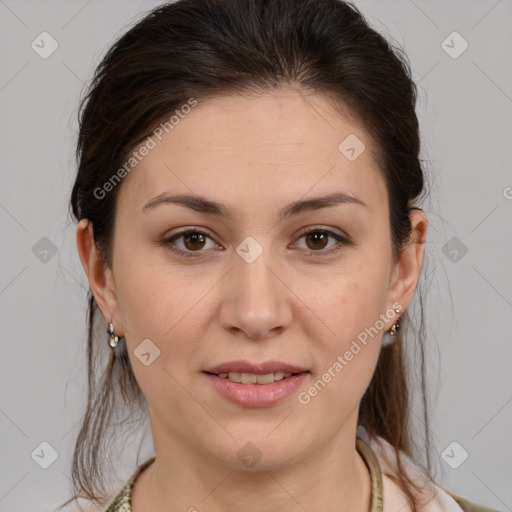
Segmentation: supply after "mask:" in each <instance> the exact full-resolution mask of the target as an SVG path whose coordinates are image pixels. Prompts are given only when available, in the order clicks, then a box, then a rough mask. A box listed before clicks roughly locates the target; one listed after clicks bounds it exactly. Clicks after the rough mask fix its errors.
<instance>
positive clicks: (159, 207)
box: [82, 90, 425, 468]
mask: <svg viewBox="0 0 512 512" xmlns="http://www.w3.org/2000/svg"><path fill="white" fill-rule="evenodd" d="M349 136H350V137H351V139H348V140H349V141H351V142H352V143H351V144H349V145H348V146H349V147H354V148H355V152H354V154H353V152H351V151H350V149H347V143H344V144H345V145H344V144H341V143H342V142H343V141H344V140H345V139H346V138H347V137H349ZM354 137H357V139H355V138H354ZM155 140H156V141H157V144H156V146H155V147H154V148H153V149H151V150H150V151H149V153H148V154H147V155H146V156H145V157H144V158H143V159H142V160H141V161H140V162H139V163H138V165H137V166H136V167H135V168H134V169H133V170H132V171H131V172H130V173H129V174H128V175H127V176H126V177H125V178H124V180H123V182H122V185H120V186H121V189H120V190H119V197H118V203H117V204H118V209H117V212H116V218H115V235H114V244H113V266H112V269H108V268H106V269H105V274H104V276H105V279H104V281H102V282H101V283H103V284H100V282H99V281H98V282H97V283H96V282H95V279H94V277H93V276H92V273H91V272H90V266H89V267H88V270H89V279H90V282H91V286H92V287H93V291H94V292H95V295H96V298H97V301H98V304H99V305H100V308H101V309H102V312H103V314H104V316H105V318H106V319H107V321H110V318H114V325H115V327H116V334H121V335H124V337H125V340H126V343H127V348H128V352H129V357H130V360H131V363H132V367H133V371H134V373H135V376H136V378H137V381H138V383H139V385H140V387H141V389H142V391H143V393H144V395H145V396H146V398H147V400H148V403H149V406H150V414H151V422H152V428H153V437H154V440H155V449H156V450H157V453H158V450H159V447H162V449H163V447H164V446H166V445H167V447H169V446H171V445H172V444H173V443H174V444H176V445H178V444H179V445H180V446H181V447H184V446H185V447H188V448H187V449H188V450H189V451H190V452H192V451H193V452H194V453H195V454H201V455H202V456H208V457H209V458H210V459H214V460H216V461H218V462H221V463H224V464H228V465H230V466H232V467H240V468H243V467H244V464H245V465H246V466H247V463H246V462H244V460H245V459H244V457H245V456H246V455H249V456H253V457H254V456H256V457H259V456H261V462H260V466H259V467H262V466H261V465H263V466H264V467H265V468H274V467H279V466H282V465H287V464H290V463H292V462H294V461H297V460H299V459H303V458H305V457H307V456H310V455H312V454H313V453H315V451H317V450H320V449H321V448H322V447H326V446H329V445H332V444H333V443H336V442H337V441H338V440H340V439H341V438H343V437H347V436H352V438H353V436H354V435H355V428H356V424H357V411H358V407H359V403H360V401H361V398H362V396H363V394H364V392H365V390H366V388H367V386H368V384H369V382H370V380H371V377H372V374H373V371H374V369H375V366H376V362H377V358H378V355H379V351H380V348H381V341H382V335H383V332H384V331H385V330H387V329H389V328H390V327H391V325H392V324H393V323H394V322H395V321H396V318H397V315H396V314H395V313H393V309H394V308H395V307H397V305H399V309H402V310H403V309H404V308H405V307H407V305H408V304H409V302H410V300H411V298H412V295H413V293H414V288H415V285H416V280H417V276H418V273H419V270H420V268H421V260H422V250H421V248H420V247H419V246H417V247H412V248H411V249H409V252H404V256H403V259H402V260H401V261H399V262H397V261H393V257H392V247H391V234H390V228H389V209H388V200H387V191H386V186H385V183H384V181H383V178H382V176H381V174H380V171H379V169H378V166H377V163H376V162H375V161H374V158H373V153H374V150H375V147H374V145H373V141H372V140H371V139H370V138H369V136H368V134H367V133H366V132H365V131H364V129H363V128H362V127H361V126H360V125H359V124H358V123H356V121H355V120H354V119H348V118H346V117H344V116H342V115H341V114H340V113H339V111H338V110H336V109H335V108H334V107H333V105H332V103H331V102H329V101H328V99H327V98H326V97H324V96H318V95H312V94H306V93H305V92H302V93H298V92H297V91H295V90H293V91H292V90H281V91H276V92H273V93H271V94H270V93H268V94H265V95H261V96H251V97H249V96H243V97H242V96H236V97H233V96H232V97H227V96H218V97H212V98H209V99H207V100H204V101H199V103H198V104H197V106H195V107H194V108H192V109H191V111H190V113H189V114H187V115H186V116H185V117H184V118H183V119H181V120H180V122H179V124H177V125H175V126H174V128H173V129H172V131H170V132H169V133H168V134H165V132H164V136H163V137H162V140H161V141H159V140H158V139H155ZM354 141H356V142H354ZM361 142H362V143H363V144H364V146H365V149H364V150H363V151H362V152H361V153H360V154H359V156H357V154H358V153H359V152H360V150H361V148H362V146H361V145H360V144H361ZM340 144H341V150H340ZM354 155H355V156H356V158H355V159H354ZM347 156H349V157H350V158H348V157H347ZM178 194H180V195H187V196H200V197H201V198H204V199H206V200H207V201H210V202H213V203H215V205H209V207H208V208H202V207H201V204H202V205H203V207H204V205H205V204H206V203H201V202H199V201H196V202H195V203H193V204H192V207H191V206H190V205H189V206H187V205H186V204H184V203H183V202H182V203H179V202H172V201H162V198H163V197H164V196H176V195H178ZM333 194H338V199H339V198H341V199H343V198H344V200H342V201H339V200H338V201H331V202H329V201H326V200H324V201H316V202H315V201H313V202H312V201H311V200H312V199H318V198H320V197H323V196H328V195H333ZM155 198H158V199H155ZM293 205H295V207H293ZM203 210H204V211H203ZM217 210H218V211H217ZM415 215H420V213H418V212H417V213H416V214H415ZM418 219H419V220H420V221H421V222H423V220H422V219H420V218H419V217H418ZM421 222H420V223H419V224H418V223H417V222H416V220H415V219H413V224H414V225H415V226H416V225H421ZM423 226H424V227H425V224H424V222H423ZM82 228H83V226H82ZM190 230H193V231H194V232H195V233H192V234H190V233H188V234H187V231H190ZM84 232H85V230H84ZM82 261H83V262H84V261H86V258H85V257H83V258H82ZM89 265H90V263H89ZM84 266H85V267H87V265H86V264H84ZM141 344H142V345H141ZM141 354H146V355H141ZM148 354H149V355H148ZM229 372H234V374H233V375H229V377H231V378H233V379H234V380H239V379H243V380H244V382H241V383H236V382H232V381H231V379H229V378H228V379H226V378H225V375H220V376H219V375H218V374H227V373H229ZM240 372H242V375H236V373H239V374H240ZM279 372H281V374H280V373H279ZM282 372H284V375H285V376H286V378H284V379H282V380H276V379H280V378H281V377H283V374H282ZM290 373H291V374H294V375H291V376H287V375H288V374H290ZM254 374H258V375H259V377H256V376H255V375H254ZM263 374H265V375H264V376H262V375H263ZM269 374H270V375H269ZM272 374H273V375H272ZM255 379H259V380H260V382H270V381H274V380H276V382H273V383H269V384H259V383H254V384H247V382H253V381H254V380H255ZM247 443H252V444H251V445H248V444H247Z"/></svg>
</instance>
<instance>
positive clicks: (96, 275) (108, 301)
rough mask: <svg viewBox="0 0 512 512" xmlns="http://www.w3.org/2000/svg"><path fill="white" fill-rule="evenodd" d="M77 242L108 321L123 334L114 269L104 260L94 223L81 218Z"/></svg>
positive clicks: (83, 264) (88, 276) (95, 293)
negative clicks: (99, 250)
mask: <svg viewBox="0 0 512 512" xmlns="http://www.w3.org/2000/svg"><path fill="white" fill-rule="evenodd" d="M76 244H77V248H78V254H79V255H80V260H81V262H82V266H83V267H84V271H85V273H86V274H87V279H88V280H89V286H90V287H91V290H92V293H93V294H94V298H95V299H96V302H97V303H98V307H99V308H100V311H101V313H102V314H103V317H104V318H105V320H106V321H107V323H110V322H112V323H113V324H114V332H115V333H116V335H118V336H123V333H122V325H121V322H120V315H119V306H118V303H117V297H116V290H115V283H114V276H113V273H112V269H111V268H110V267H109V266H108V265H107V264H106V263H105V262H104V261H103V260H102V258H101V257H100V255H99V252H98V249H97V247H96V244H95V242H94V237H93V225H92V223H91V222H90V221H89V220H88V219H81V220H80V222H79V223H78V226H77V230H76Z"/></svg>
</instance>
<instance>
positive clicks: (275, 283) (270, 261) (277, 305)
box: [223, 237, 288, 336]
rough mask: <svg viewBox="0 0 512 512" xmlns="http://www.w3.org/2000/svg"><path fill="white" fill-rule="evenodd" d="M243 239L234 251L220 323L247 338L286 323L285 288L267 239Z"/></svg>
mask: <svg viewBox="0 0 512 512" xmlns="http://www.w3.org/2000/svg"><path fill="white" fill-rule="evenodd" d="M266 241H267V242H265V241H264V240H263V237H261V238H260V239H259V241H256V240H255V239H254V238H252V237H247V238H246V239H245V240H243V241H242V242H241V243H240V244H239V246H238V247H237V248H236V253H237V254H235V255H234V268H233V272H231V277H230V281H229V289H228V290H227V293H228V296H227V297H225V299H227V300H225V301H224V308H225V311H224V315H223V317H224V320H225V321H227V322H228V323H229V324H230V325H231V327H238V328H239V329H242V330H244V331H246V332H247V334H250V335H257V336H260V335H263V334H264V333H265V332H267V331H268V330H271V329H274V328H276V327H278V326H282V325H283V323H284V322H286V321H287V319H288V316H287V315H286V312H285V311H286V289H287V288H286V286H284V284H283V282H281V279H279V277H278V275H279V265H278V264H277V261H276V259H275V258H274V251H273V250H272V249H271V247H270V245H269V244H270V237H268V238H266Z"/></svg>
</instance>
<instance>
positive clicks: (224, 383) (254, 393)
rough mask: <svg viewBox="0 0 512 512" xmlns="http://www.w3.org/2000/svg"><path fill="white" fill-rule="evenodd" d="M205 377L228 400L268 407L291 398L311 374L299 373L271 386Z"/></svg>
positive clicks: (247, 405) (207, 374) (244, 404)
mask: <svg viewBox="0 0 512 512" xmlns="http://www.w3.org/2000/svg"><path fill="white" fill-rule="evenodd" d="M205 375H206V377H208V379H209V380H210V382H211V383H212V384H213V387H214V388H215V389H216V390H217V391H218V392H219V393H220V394H221V395H222V396H224V397H225V398H227V399H228V400H231V401H232V402H235V403H236V404H238V405H243V406H245V407H266V406H269V405H273V404H276V403H277V402H279V401H280V400H283V399H284V398H286V397H288V396H290V395H291V394H292V393H293V392H294V391H296V390H297V389H298V388H299V387H300V386H301V384H302V383H303V382H304V379H305V378H306V377H307V376H308V375H309V372H303V373H297V374H296V375H292V376H291V377H286V378H285V379H282V380H278V381H276V382H272V383H270V384H241V383H239V382H232V381H231V380H229V379H224V378H222V377H219V376H217V375H212V374H211V373H205Z"/></svg>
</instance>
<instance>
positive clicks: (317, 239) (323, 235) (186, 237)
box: [163, 228, 350, 257]
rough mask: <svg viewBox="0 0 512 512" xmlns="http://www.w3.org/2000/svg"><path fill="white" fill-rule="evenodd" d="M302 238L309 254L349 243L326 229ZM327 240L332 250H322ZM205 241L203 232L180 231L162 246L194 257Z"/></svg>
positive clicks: (314, 231) (305, 234)
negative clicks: (178, 244) (180, 241)
mask: <svg viewBox="0 0 512 512" xmlns="http://www.w3.org/2000/svg"><path fill="white" fill-rule="evenodd" d="M303 238H304V239H305V240H306V244H307V247H306V250H307V249H309V250H310V251H311V252H315V253H322V254H323V253H331V252H333V251H336V250H338V249H340V248H341V246H343V245H350V241H349V240H348V239H347V238H345V237H343V236H341V235H339V234H337V233H334V232H333V231H330V230H326V229H318V228H316V229H311V230H309V231H306V232H303V233H302V234H301V236H300V237H299V238H298V240H301V239H303ZM329 238H332V239H334V240H335V241H336V242H337V243H334V244H333V245H334V248H333V246H332V245H331V247H330V248H329V249H327V250H324V249H325V248H326V246H327V245H328V239H329ZM179 239H183V247H184V248H178V247H176V245H177V244H175V241H176V240H179ZM207 239H210V240H212V239H211V237H210V236H209V235H208V234H207V233H205V232H204V231H199V230H196V229H189V230H187V231H182V232H181V233H177V234H175V235H173V236H172V237H170V238H167V239H165V240H164V241H163V244H164V245H166V246H167V247H168V249H169V250H170V251H172V252H176V253H179V254H181V255H183V256H186V257H189V256H195V254H194V253H202V252H205V251H202V250H201V249H203V248H204V246H205V244H206V240H207ZM212 242H213V240H212ZM214 245H215V243H214ZM336 246H337V247H336Z"/></svg>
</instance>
